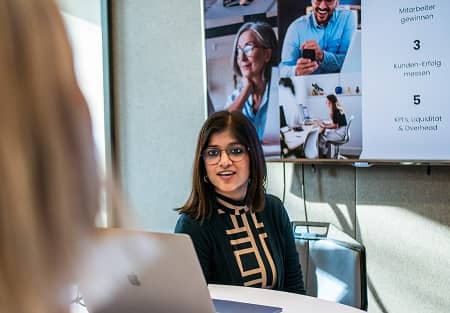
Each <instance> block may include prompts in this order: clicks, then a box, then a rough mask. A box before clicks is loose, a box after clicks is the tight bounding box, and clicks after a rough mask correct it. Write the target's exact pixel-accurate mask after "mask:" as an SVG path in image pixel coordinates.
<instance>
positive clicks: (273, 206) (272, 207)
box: [265, 194, 284, 213]
mask: <svg viewBox="0 0 450 313" xmlns="http://www.w3.org/2000/svg"><path fill="white" fill-rule="evenodd" d="M265 201H266V204H265V210H267V211H268V212H271V213H272V212H273V213H277V212H278V213H279V212H280V210H284V206H283V202H281V200H280V198H278V197H277V196H275V195H272V194H266V196H265Z"/></svg>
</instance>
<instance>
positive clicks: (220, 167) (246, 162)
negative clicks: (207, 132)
mask: <svg viewBox="0 0 450 313" xmlns="http://www.w3.org/2000/svg"><path fill="white" fill-rule="evenodd" d="M205 151H206V154H207V155H210V156H213V155H217V153H218V156H219V157H218V160H217V162H218V163H217V164H209V163H214V162H210V161H208V156H207V155H205V154H204V157H203V159H204V162H205V168H206V174H207V176H208V180H209V182H210V183H211V184H213V185H214V188H215V190H216V192H218V193H220V194H222V195H224V196H226V197H228V198H231V199H234V200H243V199H244V198H245V195H246V193H247V186H248V180H249V177H250V158H249V155H248V151H247V147H245V146H243V145H242V144H240V143H239V142H238V141H237V140H236V138H235V137H234V136H233V135H232V134H231V132H230V130H225V131H222V132H219V133H215V134H213V135H211V138H210V140H209V143H208V146H207V147H206V149H205ZM227 151H228V152H227ZM240 151H241V152H242V154H241V155H239V152H240ZM204 153H205V152H204ZM228 153H232V157H231V159H230V156H229V155H228ZM232 159H235V160H237V161H233V160H232Z"/></svg>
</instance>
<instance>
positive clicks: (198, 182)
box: [178, 111, 267, 219]
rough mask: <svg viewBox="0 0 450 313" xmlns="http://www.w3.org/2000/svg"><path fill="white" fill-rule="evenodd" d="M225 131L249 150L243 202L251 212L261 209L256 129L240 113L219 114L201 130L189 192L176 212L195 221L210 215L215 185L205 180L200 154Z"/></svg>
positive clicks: (262, 174) (262, 171)
mask: <svg viewBox="0 0 450 313" xmlns="http://www.w3.org/2000/svg"><path fill="white" fill-rule="evenodd" d="M225 130H230V132H231V133H232V135H233V136H234V137H235V138H236V140H237V141H238V142H239V143H241V144H243V145H245V146H246V147H247V148H248V149H249V151H248V154H249V160H250V181H249V185H248V189H247V195H246V198H245V201H246V204H247V206H248V207H249V208H250V209H251V210H252V211H260V210H263V208H264V197H265V183H266V177H267V169H266V163H265V161H264V155H263V151H262V148H261V144H260V142H259V140H258V135H257V133H256V129H255V127H254V126H253V124H252V122H251V121H250V120H249V119H248V118H247V117H246V116H245V115H244V114H242V112H240V111H233V112H228V111H218V112H216V113H214V114H212V115H211V116H210V117H209V118H208V119H207V120H206V121H205V123H204V124H203V127H202V129H201V130H200V134H199V136H198V140H197V148H196V150H195V158H194V166H193V173H192V191H191V194H190V196H189V198H188V199H187V201H186V203H185V204H184V205H183V207H181V208H179V209H178V212H180V213H187V214H189V215H191V216H192V217H194V218H195V219H204V218H205V217H210V216H211V214H212V212H213V209H214V204H215V198H216V196H215V191H214V186H213V185H212V184H211V183H210V182H209V181H208V180H207V179H205V176H206V168H205V162H204V161H203V157H202V153H203V151H204V150H205V149H206V147H207V146H208V144H209V141H210V138H211V136H212V135H213V134H216V133H220V132H223V131H225Z"/></svg>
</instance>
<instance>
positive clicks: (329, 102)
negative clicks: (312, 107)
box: [327, 99, 333, 109]
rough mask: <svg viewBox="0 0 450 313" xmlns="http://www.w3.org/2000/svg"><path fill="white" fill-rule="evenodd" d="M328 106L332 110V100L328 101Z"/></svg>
mask: <svg viewBox="0 0 450 313" xmlns="http://www.w3.org/2000/svg"><path fill="white" fill-rule="evenodd" d="M327 106H328V107H329V108H330V109H331V108H332V106H333V103H331V101H330V100H328V99H327Z"/></svg>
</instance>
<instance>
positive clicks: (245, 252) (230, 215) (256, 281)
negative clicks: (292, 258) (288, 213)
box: [217, 198, 277, 289]
mask: <svg viewBox="0 0 450 313" xmlns="http://www.w3.org/2000/svg"><path fill="white" fill-rule="evenodd" d="M217 200H218V202H219V203H220V204H221V205H223V206H224V207H226V208H227V209H228V210H226V211H225V210H223V209H218V213H219V215H222V216H223V217H226V219H227V220H228V222H227V224H228V225H229V228H228V229H226V234H227V236H228V238H229V240H230V244H231V246H232V248H233V252H234V257H235V260H236V263H237V265H238V267H239V270H240V272H241V276H242V279H243V282H244V286H246V287H260V288H268V289H273V288H274V287H275V284H276V281H277V271H276V267H275V263H274V261H273V257H272V254H271V252H270V249H269V247H268V243H267V240H268V238H267V233H266V232H265V230H264V223H263V222H260V221H258V219H257V216H256V214H255V213H253V212H251V211H250V210H249V209H248V207H247V206H235V205H232V204H230V203H228V202H226V201H224V200H222V199H220V198H217Z"/></svg>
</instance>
